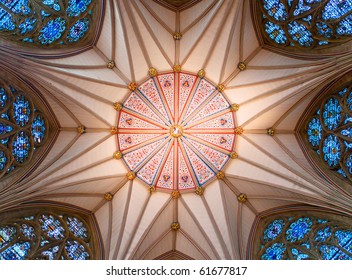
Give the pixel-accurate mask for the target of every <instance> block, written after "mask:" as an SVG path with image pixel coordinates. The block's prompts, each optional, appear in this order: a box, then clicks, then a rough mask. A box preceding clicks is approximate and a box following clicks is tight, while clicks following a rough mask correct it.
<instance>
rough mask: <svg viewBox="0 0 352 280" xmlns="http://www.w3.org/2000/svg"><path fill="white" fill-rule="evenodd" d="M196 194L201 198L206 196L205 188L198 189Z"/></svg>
mask: <svg viewBox="0 0 352 280" xmlns="http://www.w3.org/2000/svg"><path fill="white" fill-rule="evenodd" d="M196 194H197V195H199V196H202V195H203V194H204V188H202V187H197V188H196Z"/></svg>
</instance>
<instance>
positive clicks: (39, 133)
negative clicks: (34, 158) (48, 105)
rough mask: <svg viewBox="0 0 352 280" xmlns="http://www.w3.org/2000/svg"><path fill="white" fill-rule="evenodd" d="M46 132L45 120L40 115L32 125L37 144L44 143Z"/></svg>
mask: <svg viewBox="0 0 352 280" xmlns="http://www.w3.org/2000/svg"><path fill="white" fill-rule="evenodd" d="M45 131H46V126H45V120H44V118H43V117H42V116H40V115H37V116H35V118H34V120H33V123H32V135H33V140H34V142H35V143H37V144H40V143H42V142H43V139H44V137H45Z"/></svg>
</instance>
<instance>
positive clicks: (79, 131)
mask: <svg viewBox="0 0 352 280" xmlns="http://www.w3.org/2000/svg"><path fill="white" fill-rule="evenodd" d="M77 132H78V133H79V134H83V133H86V132H87V128H86V127H85V126H84V125H80V126H78V127H77Z"/></svg>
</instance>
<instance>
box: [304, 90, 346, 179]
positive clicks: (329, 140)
mask: <svg viewBox="0 0 352 280" xmlns="http://www.w3.org/2000/svg"><path fill="white" fill-rule="evenodd" d="M351 96H352V85H347V86H344V87H342V88H339V89H336V90H332V91H329V93H328V94H327V95H325V99H321V100H322V101H320V102H318V107H315V108H316V109H315V110H314V111H313V112H312V113H311V115H310V117H309V118H308V120H307V123H306V127H305V129H304V134H305V135H304V136H305V138H306V139H307V142H308V147H309V149H310V150H311V151H313V154H312V156H313V157H314V158H319V159H320V161H321V162H323V163H324V165H325V167H326V168H327V169H328V170H331V171H332V172H334V173H335V174H336V175H338V176H339V177H340V178H341V179H344V180H347V181H348V182H351V181H352V169H351V151H352V127H351V122H352V110H351V109H352V108H351Z"/></svg>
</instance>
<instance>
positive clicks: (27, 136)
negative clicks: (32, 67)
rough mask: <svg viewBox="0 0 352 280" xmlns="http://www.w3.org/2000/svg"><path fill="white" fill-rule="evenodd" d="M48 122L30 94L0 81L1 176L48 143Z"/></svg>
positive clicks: (23, 162)
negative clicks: (46, 141)
mask: <svg viewBox="0 0 352 280" xmlns="http://www.w3.org/2000/svg"><path fill="white" fill-rule="evenodd" d="M48 130H49V127H48V123H47V121H46V119H45V117H44V115H43V114H42V112H40V110H39V109H38V108H37V107H36V106H35V104H34V103H33V101H32V100H31V98H30V97H29V95H28V94H26V93H25V92H23V91H22V90H21V89H20V88H19V87H16V86H14V85H11V84H8V83H6V82H2V81H0V177H2V176H4V175H5V174H7V173H10V172H11V171H12V170H14V169H16V168H17V167H18V166H22V165H23V164H26V163H27V162H29V160H30V159H31V157H32V155H33V153H34V151H35V150H36V149H37V148H39V147H40V146H41V145H43V144H44V143H45V140H46V139H47V135H48Z"/></svg>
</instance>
